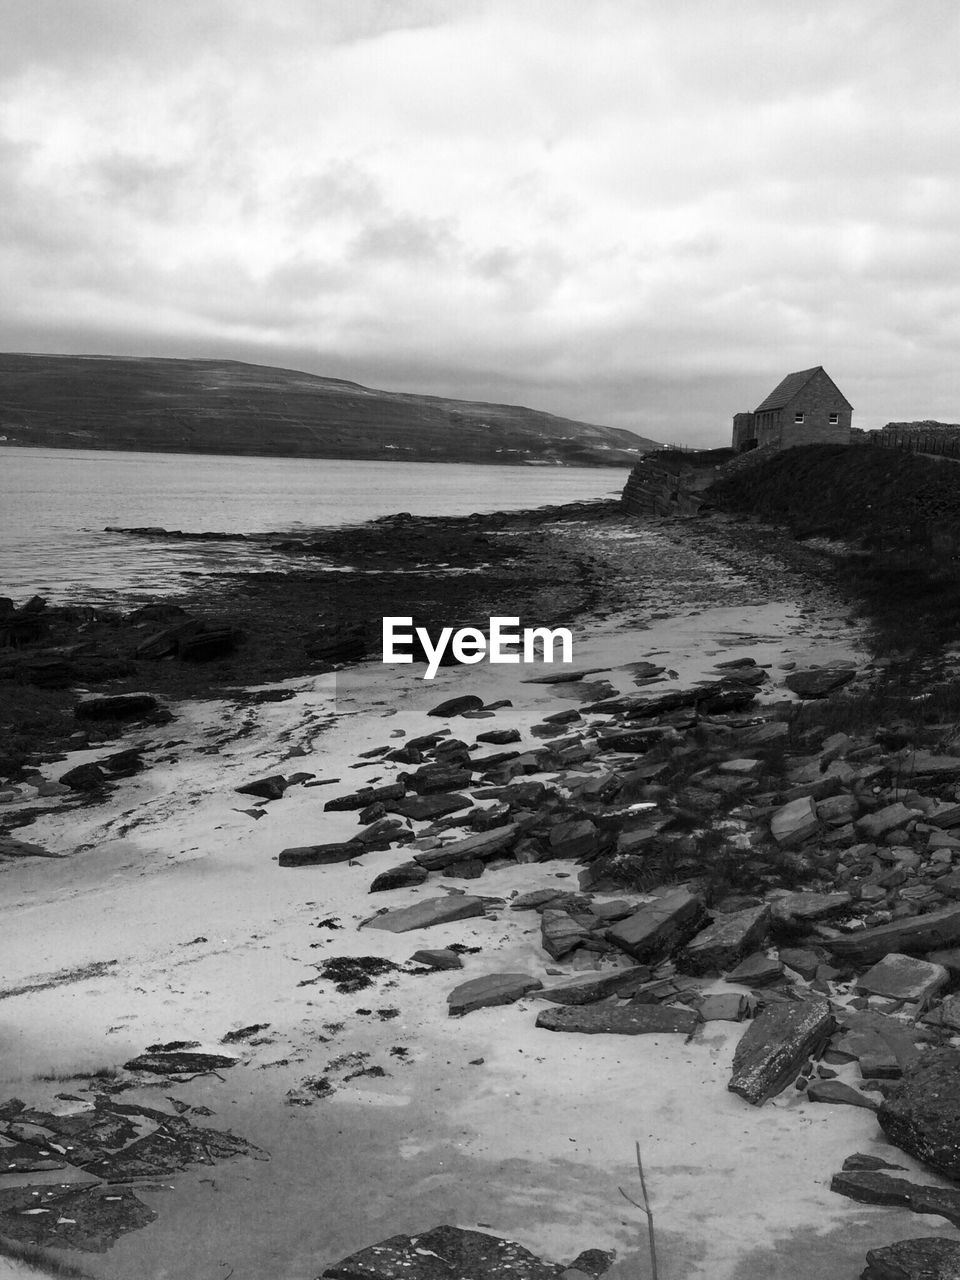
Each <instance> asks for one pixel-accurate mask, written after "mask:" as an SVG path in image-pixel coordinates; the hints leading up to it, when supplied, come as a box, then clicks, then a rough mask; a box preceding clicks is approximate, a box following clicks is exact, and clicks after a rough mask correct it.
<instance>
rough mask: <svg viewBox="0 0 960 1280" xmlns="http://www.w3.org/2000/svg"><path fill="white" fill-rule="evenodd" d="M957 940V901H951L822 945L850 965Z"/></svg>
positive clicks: (959, 934)
mask: <svg viewBox="0 0 960 1280" xmlns="http://www.w3.org/2000/svg"><path fill="white" fill-rule="evenodd" d="M958 942H960V904H952V905H951V906H949V907H942V908H941V909H940V910H938V911H930V912H928V913H927V914H926V915H923V916H910V917H908V918H906V919H903V920H893V921H891V922H890V923H889V924H881V925H877V926H876V927H875V928H873V929H863V930H861V931H859V932H857V933H851V934H845V935H844V936H843V937H837V938H830V939H829V940H827V941H826V943H825V945H826V946H827V947H828V948H829V950H830V951H831V952H832V953H833V955H834V956H836V957H837V958H838V959H843V960H849V961H850V962H851V963H852V964H872V963H874V962H875V961H877V960H882V959H883V957H884V956H886V955H889V954H890V953H891V952H892V951H897V952H903V953H905V954H908V955H912V954H914V953H916V952H919V953H921V954H923V953H925V952H927V951H936V950H937V949H938V948H940V947H951V946H953V945H954V944H955V943H958Z"/></svg>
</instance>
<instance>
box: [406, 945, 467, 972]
mask: <svg viewBox="0 0 960 1280" xmlns="http://www.w3.org/2000/svg"><path fill="white" fill-rule="evenodd" d="M410 963H411V964H422V965H426V967H427V968H428V969H462V968H463V961H462V960H461V958H460V956H459V955H458V954H457V952H456V951H451V950H450V949H449V948H448V947H437V948H432V947H421V949H420V950H419V951H415V952H414V953H413V955H412V956H411V957H410Z"/></svg>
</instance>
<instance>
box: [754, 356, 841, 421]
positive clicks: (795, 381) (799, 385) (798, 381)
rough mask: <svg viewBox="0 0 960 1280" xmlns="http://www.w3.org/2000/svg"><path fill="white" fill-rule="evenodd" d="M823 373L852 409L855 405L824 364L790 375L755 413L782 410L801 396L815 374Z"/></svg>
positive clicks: (775, 388)
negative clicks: (795, 397) (797, 396)
mask: <svg viewBox="0 0 960 1280" xmlns="http://www.w3.org/2000/svg"><path fill="white" fill-rule="evenodd" d="M818 373H822V374H823V376H824V377H825V378H826V379H827V381H828V382H830V383H831V384H832V385H833V388H834V390H835V391H836V393H837V395H838V396H839V397H840V399H841V400H842V401H843V403H844V404H845V405H846V406H847V408H848V409H852V408H853V405H852V404H851V403H850V401H849V400H848V399H847V398H846V396H845V395H844V394H843V393H842V392H841V390H840V388H839V387H838V386H837V384H836V383H835V382H834V381H833V379H832V378H831V377H830V375H829V374H828V373H827V371H826V370H825V369H824V367H823V365H822V364H818V365H817V367H816V368H815V369H801V370H800V371H799V373H788V374H787V376H786V377H785V378H784V380H783V381H782V382H780V383H778V384H777V386H776V387H774V389H773V390H772V391H771V392H770V394H769V395H768V396H767V398H766V400H764V401H763V403H762V404H758V405H757V407H756V409H755V410H754V413H762V412H763V411H764V410H766V409H782V408H783V407H784V405H788V404H789V403H790V401H791V400H792V399H793V398H794V396H796V395H799V393H800V392H801V391H802V390H803V388H804V387H805V386H806V385H807V383H808V382H809V381H810V380H811V378H813V377H814V375H815V374H818Z"/></svg>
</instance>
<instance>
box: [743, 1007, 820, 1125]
mask: <svg viewBox="0 0 960 1280" xmlns="http://www.w3.org/2000/svg"><path fill="white" fill-rule="evenodd" d="M832 1030H833V1015H832V1014H831V1012H830V1006H829V1004H828V1003H827V1001H826V1000H820V999H816V998H811V999H809V1000H799V1001H797V1002H796V1003H793V1002H791V1003H789V1004H787V1003H782V1004H781V1003H778V1004H771V1005H767V1007H766V1008H765V1009H764V1010H763V1012H762V1013H761V1014H760V1015H759V1017H757V1018H756V1019H755V1020H754V1021H753V1023H752V1024H751V1025H750V1027H749V1029H748V1030H747V1032H746V1033H745V1035H744V1036H743V1037H742V1039H741V1040H740V1043H739V1044H738V1045H737V1047H736V1050H735V1052H734V1055H733V1074H732V1076H731V1077H730V1082H729V1084H728V1085H727V1088H728V1089H729V1090H731V1092H733V1093H738V1094H739V1095H740V1096H741V1098H745V1099H746V1100H747V1102H749V1103H752V1104H753V1105H754V1106H759V1105H760V1104H761V1103H763V1102H765V1101H766V1100H767V1099H768V1098H772V1097H773V1096H774V1095H775V1094H778V1093H780V1092H781V1091H782V1090H783V1089H785V1088H786V1086H787V1085H788V1084H790V1083H791V1082H792V1081H793V1080H794V1079H796V1076H797V1073H798V1072H799V1069H800V1067H801V1065H802V1064H803V1062H804V1061H805V1060H806V1058H807V1056H808V1055H809V1054H810V1052H811V1050H813V1049H814V1048H815V1047H817V1046H819V1045H820V1044H821V1043H822V1042H823V1041H824V1040H826V1038H827V1036H829V1034H830V1032H831V1031H832Z"/></svg>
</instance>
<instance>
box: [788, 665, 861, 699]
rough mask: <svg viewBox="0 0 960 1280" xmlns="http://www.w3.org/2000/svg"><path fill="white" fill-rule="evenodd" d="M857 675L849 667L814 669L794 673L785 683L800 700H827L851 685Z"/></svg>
mask: <svg viewBox="0 0 960 1280" xmlns="http://www.w3.org/2000/svg"><path fill="white" fill-rule="evenodd" d="M856 674H857V673H856V671H854V670H852V669H851V668H849V667H813V668H812V669H810V670H808V671H792V672H791V673H790V675H788V676H787V678H786V679H785V680H784V682H783V683H784V684H785V685H786V686H787V688H788V689H790V690H791V692H793V693H795V694H796V695H797V697H798V698H825V697H826V696H827V694H829V693H833V691H834V690H835V689H840V688H842V687H843V685H845V684H849V682H850V681H851V680H852V679H853V677H854V676H855V675H856Z"/></svg>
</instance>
